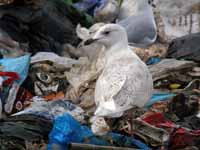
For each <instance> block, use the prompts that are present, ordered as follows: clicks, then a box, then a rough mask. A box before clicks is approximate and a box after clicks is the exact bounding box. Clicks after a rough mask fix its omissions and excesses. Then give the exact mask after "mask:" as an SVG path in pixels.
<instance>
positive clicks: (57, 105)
mask: <svg viewBox="0 0 200 150" xmlns="http://www.w3.org/2000/svg"><path fill="white" fill-rule="evenodd" d="M64 113H69V114H70V115H72V116H73V117H74V118H76V120H78V121H80V122H83V120H84V110H83V109H82V108H81V107H79V106H77V105H75V104H72V103H71V102H70V101H67V100H55V101H49V102H47V101H45V100H44V99H42V98H39V97H34V98H33V102H32V104H31V105H30V106H29V107H28V108H26V109H24V110H23V111H20V112H18V113H15V114H13V115H12V116H17V115H23V114H32V115H36V116H41V117H44V118H46V119H49V120H54V119H55V118H56V117H58V116H60V115H62V114H64Z"/></svg>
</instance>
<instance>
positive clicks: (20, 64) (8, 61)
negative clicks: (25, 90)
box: [0, 55, 30, 85]
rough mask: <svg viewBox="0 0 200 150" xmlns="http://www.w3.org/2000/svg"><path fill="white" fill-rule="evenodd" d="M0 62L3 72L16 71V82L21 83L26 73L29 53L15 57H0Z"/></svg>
mask: <svg viewBox="0 0 200 150" xmlns="http://www.w3.org/2000/svg"><path fill="white" fill-rule="evenodd" d="M0 64H1V66H3V71H4V72H16V73H18V75H19V76H20V80H18V81H16V82H17V83H18V84H19V85H21V84H22V83H23V82H24V80H25V79H26V77H27V75H28V69H29V65H30V55H25V56H21V57H17V58H3V59H0Z"/></svg>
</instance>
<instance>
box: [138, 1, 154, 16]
mask: <svg viewBox="0 0 200 150" xmlns="http://www.w3.org/2000/svg"><path fill="white" fill-rule="evenodd" d="M135 9H136V13H137V14H138V15H139V14H141V13H143V12H144V11H148V10H149V9H152V8H151V6H150V5H149V3H148V2H146V0H141V2H138V3H136V5H135Z"/></svg>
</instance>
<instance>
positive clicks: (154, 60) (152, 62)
mask: <svg viewBox="0 0 200 150" xmlns="http://www.w3.org/2000/svg"><path fill="white" fill-rule="evenodd" d="M160 61H161V59H160V58H158V57H151V58H149V59H148V60H147V62H146V64H147V65H155V64H157V63H159V62H160Z"/></svg>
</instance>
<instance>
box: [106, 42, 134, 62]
mask: <svg viewBox="0 0 200 150" xmlns="http://www.w3.org/2000/svg"><path fill="white" fill-rule="evenodd" d="M132 53H133V52H132V51H131V50H130V48H129V46H128V43H127V44H124V45H123V44H121V43H120V44H115V45H114V46H112V47H111V48H110V49H108V50H107V52H106V62H107V63H109V62H110V61H112V60H114V59H118V58H121V57H124V56H130V55H131V54H132Z"/></svg>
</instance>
